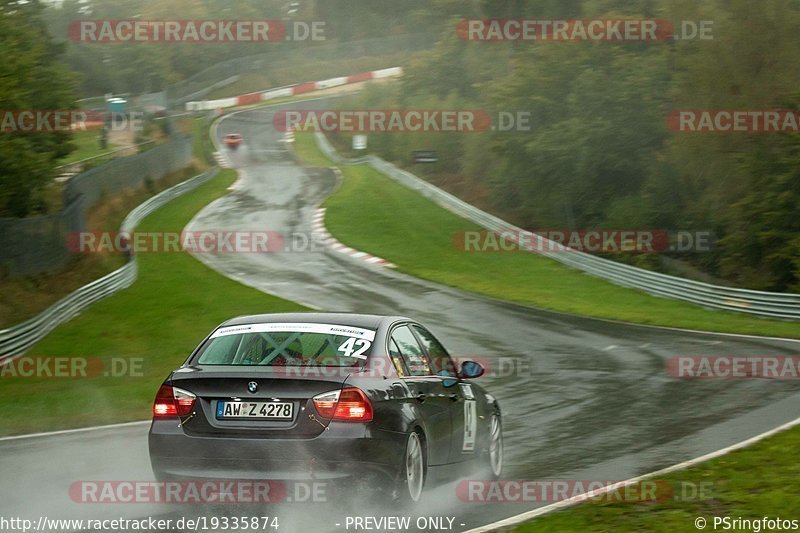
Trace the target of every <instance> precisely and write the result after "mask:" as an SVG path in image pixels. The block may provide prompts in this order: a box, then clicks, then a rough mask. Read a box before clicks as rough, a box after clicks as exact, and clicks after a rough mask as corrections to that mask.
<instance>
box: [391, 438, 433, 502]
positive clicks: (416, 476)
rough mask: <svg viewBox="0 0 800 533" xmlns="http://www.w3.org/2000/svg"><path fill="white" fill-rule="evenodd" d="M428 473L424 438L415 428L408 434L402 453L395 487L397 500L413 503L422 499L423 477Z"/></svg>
mask: <svg viewBox="0 0 800 533" xmlns="http://www.w3.org/2000/svg"><path fill="white" fill-rule="evenodd" d="M427 475H428V462H427V457H426V450H425V440H424V439H423V438H422V437H421V435H420V433H419V432H418V431H417V430H414V431H412V432H411V433H409V435H408V440H407V441H406V450H405V454H404V455H403V466H402V468H401V471H400V479H399V480H398V487H397V490H396V492H397V500H399V501H400V502H401V503H404V504H409V505H414V504H416V503H418V502H419V501H420V500H421V499H422V493H423V491H424V490H425V478H426V477H427Z"/></svg>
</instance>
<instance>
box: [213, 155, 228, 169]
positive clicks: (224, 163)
mask: <svg viewBox="0 0 800 533" xmlns="http://www.w3.org/2000/svg"><path fill="white" fill-rule="evenodd" d="M214 161H216V162H217V166H219V167H220V168H231V164H230V162H229V161H228V158H227V157H226V156H225V154H223V153H222V152H214Z"/></svg>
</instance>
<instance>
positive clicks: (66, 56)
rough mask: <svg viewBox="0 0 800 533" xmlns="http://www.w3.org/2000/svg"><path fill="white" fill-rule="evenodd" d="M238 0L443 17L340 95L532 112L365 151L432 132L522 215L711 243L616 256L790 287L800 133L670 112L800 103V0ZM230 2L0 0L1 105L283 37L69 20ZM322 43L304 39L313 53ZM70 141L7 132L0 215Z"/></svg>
mask: <svg viewBox="0 0 800 533" xmlns="http://www.w3.org/2000/svg"><path fill="white" fill-rule="evenodd" d="M45 6H47V7H45ZM235 9H236V13H235V15H236V18H237V19H245V18H248V17H250V18H253V19H263V18H273V19H282V20H323V21H325V23H326V31H327V34H328V36H329V39H330V40H333V41H348V40H358V39H368V38H376V37H377V38H380V37H383V36H391V35H400V34H404V33H418V32H427V33H431V34H435V35H437V36H438V37H437V42H436V45H435V46H434V47H432V48H431V49H429V50H427V51H424V52H420V53H414V54H409V56H408V58H407V61H405V64H404V65H403V67H404V68H405V75H404V77H403V78H402V80H401V81H398V82H396V83H392V84H380V85H375V86H371V87H369V88H367V89H366V90H365V91H363V92H362V93H361V94H360V95H358V96H357V97H354V98H351V99H349V100H348V101H346V102H345V103H344V104H343V105H345V106H353V107H357V108H381V109H389V108H394V109H405V108H417V109H420V108H424V109H481V110H486V111H489V112H491V113H493V114H496V113H497V112H501V111H503V112H517V111H525V112H528V113H530V116H531V117H532V120H531V124H532V128H531V129H530V131H510V132H502V131H489V132H484V133H480V134H452V135H444V134H438V133H425V134H418V133H417V134H384V135H372V136H370V140H369V148H370V150H373V151H375V152H377V153H379V154H380V155H382V156H384V157H386V158H387V159H389V160H392V161H396V162H399V163H401V164H403V165H408V164H410V160H409V154H410V153H411V152H412V151H413V150H435V151H436V152H437V153H438V154H439V161H438V162H437V163H435V164H429V165H425V166H423V165H416V166H414V170H415V171H416V172H419V173H420V174H421V175H423V176H425V177H426V178H427V179H430V180H432V181H433V182H435V183H437V184H439V185H441V186H443V187H445V188H448V189H449V190H451V191H453V192H455V193H456V194H459V195H461V196H462V197H464V198H466V199H468V200H469V201H472V202H475V203H477V204H479V205H481V206H482V207H484V208H486V209H488V210H490V211H492V212H494V213H497V214H498V215H501V216H503V217H506V218H507V219H509V220H511V221H513V222H515V223H516V224H518V225H519V226H521V227H524V228H528V229H540V228H566V229H579V230H585V229H593V228H608V229H615V228H659V229H665V230H670V231H674V230H687V231H708V232H711V233H712V234H713V235H714V236H715V242H714V246H713V248H712V249H711V250H710V251H706V252H703V253H692V254H683V255H679V254H676V255H673V256H672V259H673V260H674V261H672V262H670V263H665V258H664V257H663V256H662V255H659V256H658V257H655V256H653V255H640V256H631V255H629V256H626V257H619V258H618V259H619V260H624V261H630V262H634V263H637V264H641V265H643V266H646V267H648V268H657V269H662V270H665V271H672V270H670V269H675V268H684V269H690V270H691V271H692V272H695V271H697V272H702V273H704V275H707V276H709V277H710V279H718V280H724V281H726V282H728V283H730V284H732V285H736V286H743V287H749V288H754V289H763V290H777V291H794V292H797V291H800V169H799V168H798V158H797V156H798V152H800V137H798V134H797V133H786V132H782V133H775V132H771V133H748V132H736V133H724V134H720V133H713V134H709V133H698V132H695V133H685V132H679V131H675V130H674V129H671V128H670V127H669V123H668V118H669V117H670V115H671V113H674V112H675V110H680V109H732V110H733V109H738V110H765V109H797V108H798V104H800V94H799V93H798V87H800V41H798V40H797V39H796V37H795V34H796V28H797V27H798V23H800V2H799V1H798V0H762V1H760V2H753V1H752V0H707V1H704V2H697V1H696V0H508V1H505V2H495V1H492V0H474V1H471V2H461V1H457V0H432V1H425V0H398V1H386V2H353V1H350V0H315V1H311V0H307V1H303V0H301V1H298V2H287V1H285V0H243V1H241V2H237V3H236V6H235ZM231 10H232V7H231V4H230V2H228V1H227V0H202V1H201V0H176V1H171V2H153V1H152V0H118V1H114V2H100V1H94V0H63V1H62V2H56V3H52V4H51V3H49V2H47V3H43V2H37V1H29V2H17V1H12V0H2V1H1V2H0V28H2V30H3V31H2V32H0V46H2V49H3V50H4V51H6V57H7V59H6V61H4V62H3V65H2V66H0V79H1V80H2V83H0V109H22V108H26V107H39V108H49V109H58V108H66V107H71V106H74V105H75V104H74V102H75V98H78V97H83V96H96V95H101V94H104V93H106V92H128V93H134V94H136V93H142V92H149V91H160V90H164V89H165V88H166V87H167V86H168V85H169V84H171V83H175V82H178V81H180V80H183V79H186V78H188V77H190V76H192V75H193V74H195V73H197V72H199V71H201V70H202V69H204V68H206V67H208V66H210V65H212V64H214V63H216V62H219V61H223V60H226V59H231V58H235V57H239V56H242V55H247V54H252V53H263V52H265V51H269V50H279V49H280V47H282V46H287V44H285V43H275V44H269V45H266V47H271V48H265V45H263V44H238V45H233V44H217V45H211V46H205V47H203V48H202V49H199V48H198V47H197V46H196V45H192V44H183V45H163V44H160V45H159V44H150V45H139V44H114V45H111V46H92V45H85V44H82V43H75V42H71V41H70V40H69V38H68V35H67V28H68V26H69V23H70V22H71V21H74V20H79V19H86V18H92V19H129V18H139V19H142V20H147V19H159V18H161V19H164V18H173V19H174V18H181V19H207V18H214V17H217V18H225V17H230V16H232V15H231V13H232V11H231ZM356 15H357V16H356ZM470 17H478V18H489V17H497V18H512V17H513V18H536V19H558V18H562V19H580V18H584V19H588V18H593V19H596V18H637V17H642V18H656V19H664V20H668V21H671V22H672V23H673V24H674V25H675V26H676V27H680V22H681V21H712V22H713V38H711V39H702V40H701V39H666V40H663V41H658V42H597V41H594V42H585V41H582V42H486V41H469V40H465V39H463V38H462V37H463V36H460V35H459V34H458V32H457V31H456V29H457V27H458V25H459V21H461V20H463V19H464V18H470ZM356 20H357V21H358V24H356V23H355V22H354V21H356ZM317 44H318V43H305V44H302V45H300V44H298V46H307V47H308V54H309V56H310V57H311V56H313V47H314V46H315V45H317ZM198 50H201V52H202V53H200V52H198ZM276 57H277V56H276ZM387 66H392V65H387ZM339 141H340V142H343V141H344V139H339ZM65 151H69V145H68V144H66V139H65V138H63V136H62V135H61V134H46V135H39V134H32V135H28V136H7V135H4V136H1V137H0V168H1V169H2V171H0V215H2V216H24V215H25V214H28V213H35V212H36V211H37V203H36V202H37V190H38V188H39V187H40V186H41V184H42V183H43V182H44V180H46V179H47V176H48V172H49V168H51V167H52V163H53V161H54V160H55V159H56V158H57V157H61V156H63V154H64V153H65ZM20 154H24V157H20ZM21 176H24V178H21ZM676 265H678V266H677V267H676Z"/></svg>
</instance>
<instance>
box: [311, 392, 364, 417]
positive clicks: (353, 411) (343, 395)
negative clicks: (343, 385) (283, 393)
mask: <svg viewBox="0 0 800 533" xmlns="http://www.w3.org/2000/svg"><path fill="white" fill-rule="evenodd" d="M312 400H313V401H314V407H316V408H317V412H318V413H319V414H320V415H321V416H322V417H323V418H330V419H333V420H345V421H350V422H369V421H370V420H372V404H371V403H370V401H369V399H368V398H367V395H366V394H364V392H363V391H362V390H361V389H356V388H355V387H351V388H347V389H343V390H341V391H338V390H337V391H331V392H326V393H324V394H319V395H317V396H314V398H312Z"/></svg>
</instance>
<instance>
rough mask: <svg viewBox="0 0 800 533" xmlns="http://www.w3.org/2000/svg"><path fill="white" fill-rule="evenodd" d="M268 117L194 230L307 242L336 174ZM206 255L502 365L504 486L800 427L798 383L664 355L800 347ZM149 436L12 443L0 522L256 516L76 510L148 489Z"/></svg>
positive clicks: (473, 511) (338, 270)
mask: <svg viewBox="0 0 800 533" xmlns="http://www.w3.org/2000/svg"><path fill="white" fill-rule="evenodd" d="M305 105H311V106H324V105H330V104H329V103H328V104H326V103H324V102H315V103H309V104H305ZM291 107H292V108H297V107H298V106H297V105H296V104H295V105H292V106H291ZM271 115H272V110H270V109H260V110H251V111H247V112H243V113H237V114H234V115H232V116H231V117H229V118H227V119H225V120H223V121H222V122H221V123H220V125H219V128H218V132H217V133H218V136H219V137H220V138H221V137H222V135H224V134H225V133H229V132H239V133H242V134H243V136H244V138H245V142H246V146H244V147H243V148H242V149H241V150H240V151H238V152H236V153H235V154H233V156H232V160H233V162H234V165H235V166H236V167H238V168H240V169H242V170H243V171H244V173H243V178H242V181H241V182H240V183H239V184H238V185H237V190H236V191H235V192H233V193H232V194H229V195H227V196H225V197H223V198H221V199H219V200H217V201H216V202H214V203H212V204H210V205H209V206H208V207H206V208H205V209H204V210H203V211H202V212H201V213H199V214H198V216H197V217H195V219H194V220H193V221H192V223H191V224H190V226H189V227H187V228H186V229H187V230H203V229H209V230H223V229H224V230H235V229H238V230H244V231H252V230H271V231H278V232H281V233H283V234H292V233H299V234H303V235H306V236H307V235H309V231H310V221H311V217H312V215H313V212H314V209H315V207H316V206H317V205H318V204H319V203H320V202H321V201H322V200H323V199H324V198H325V197H326V196H327V195H328V194H330V192H331V191H332V190H333V188H334V187H335V180H334V177H333V175H332V174H331V173H330V172H328V171H321V170H319V169H304V168H302V167H300V166H298V165H297V164H295V163H294V162H293V160H292V158H291V157H290V156H289V154H288V152H287V151H286V150H285V148H284V145H283V143H282V142H281V134H280V133H278V132H276V131H275V130H274V128H273V127H272V122H271ZM354 216H358V214H357V213H354ZM454 253H457V252H455V251H454ZM200 259H201V260H202V261H204V262H205V263H206V264H208V265H209V266H211V267H212V268H214V269H216V270H218V271H219V272H222V273H224V274H226V275H228V276H230V277H232V278H235V279H238V280H240V281H243V282H244V283H246V284H248V285H251V286H254V287H257V288H259V289H261V290H264V291H266V292H269V293H271V294H275V295H278V296H281V297H284V298H287V299H291V300H295V301H298V302H301V303H304V304H306V305H311V306H314V307H316V308H319V309H323V310H329V311H352V312H365V313H392V314H406V315H409V316H413V317H415V318H417V319H419V320H421V321H423V322H424V323H426V324H427V325H429V326H430V327H431V328H432V330H433V331H434V332H435V333H436V334H437V335H438V336H439V337H440V338H441V339H442V340H443V341H444V343H445V344H446V345H447V346H448V347H449V348H450V350H451V351H452V352H453V353H455V354H458V355H462V356H474V357H485V358H489V359H494V358H497V357H502V358H503V363H502V364H503V365H504V366H503V367H502V369H501V370H502V372H501V375H490V376H485V377H483V378H481V384H482V385H483V386H484V387H486V388H487V389H488V390H490V391H491V392H492V393H493V394H495V395H496V396H497V397H498V398H499V400H500V403H501V406H502V408H503V415H504V436H505V447H506V463H505V465H506V466H505V471H504V477H505V478H507V479H574V480H594V479H600V480H622V479H627V478H629V477H632V476H635V475H638V474H642V473H645V472H649V471H653V470H656V469H658V468H661V467H665V466H668V465H671V464H674V463H678V462H681V461H685V460H687V459H690V458H693V457H697V456H699V455H702V454H705V453H708V452H711V451H713V450H716V449H719V448H722V447H725V446H728V445H731V444H733V443H735V442H738V441H741V440H743V439H746V438H748V437H751V436H753V435H756V434H758V433H761V432H763V431H766V430H768V429H771V428H773V427H775V426H777V425H779V424H782V423H784V422H787V421H789V420H792V419H794V418H797V417H798V412H799V411H800V409H798V407H800V393H799V392H800V383H798V382H797V381H796V380H795V381H769V380H753V379H746V380H699V381H680V380H676V379H673V378H670V377H669V376H668V375H667V374H666V371H665V365H666V361H667V359H669V358H670V357H673V356H676V355H765V354H769V355H781V354H783V355H792V354H794V355H796V354H798V352H800V344H798V343H793V342H788V341H780V340H768V339H754V338H744V337H731V336H723V335H714V334H700V333H687V332H680V331H672V330H665V329H655V328H645V327H639V326H631V325H624V324H617V323H610V322H603V321H598V320H592V319H584V318H578V317H572V316H566V315H559V314H555V313H550V312H545V311H539V310H534V309H529V308H523V307H519V306H515V305H510V304H506V303H502V302H495V301H490V300H487V299H484V298H480V297H477V296H474V295H470V294H466V293H463V292H460V291H457V290H454V289H451V288H447V287H442V286H439V285H435V284H432V283H429V282H424V281H420V280H417V279H414V278H411V277H408V276H405V275H401V274H398V273H396V272H394V271H391V270H387V269H379V268H373V267H369V266H366V265H363V264H360V263H356V262H353V260H350V259H345V258H343V257H340V256H338V255H337V254H332V253H329V252H325V251H319V250H317V251H304V252H291V253H289V252H287V253H273V254H219V255H204V256H202V257H200ZM487 275H489V276H490V275H491V272H487ZM146 436H147V425H145V424H142V425H134V426H127V427H124V428H113V429H103V430H98V431H92V432H86V433H75V434H67V435H56V436H52V437H45V438H36V439H23V440H11V441H0V472H2V476H0V484H2V498H0V516H28V517H34V518H38V516H40V515H45V516H48V517H50V518H80V517H109V518H110V517H118V516H126V517H144V516H148V515H158V516H172V517H175V516H192V515H207V516H209V515H211V514H215V513H216V514H219V513H220V512H229V513H231V514H237V513H238V512H239V511H245V512H246V511H250V512H253V510H252V509H247V508H245V509H227V510H220V509H190V508H188V507H186V506H176V507H172V508H166V507H161V506H144V505H123V504H118V505H103V506H100V505H91V504H77V503H74V502H72V501H71V500H70V498H69V495H68V489H69V486H70V485H71V484H72V483H73V482H75V481H77V480H123V479H124V480H148V479H151V478H152V474H151V473H150V469H149V463H148V460H147V447H146ZM355 499H356V500H358V498H355ZM535 506H537V505H536V504H533V503H528V504H503V505H499V504H491V505H480V504H468V503H463V502H461V501H459V499H458V498H457V497H456V494H455V487H454V485H448V486H445V487H441V488H438V489H436V490H434V491H431V492H430V494H428V502H427V503H426V504H425V505H424V506H422V508H421V509H420V511H419V512H420V514H422V515H430V516H450V517H454V518H455V522H454V525H455V528H456V529H457V530H459V529H460V530H463V529H468V528H470V527H475V526H478V525H481V524H485V523H487V522H491V521H493V520H496V519H499V518H503V517H506V516H509V515H512V514H517V513H520V512H523V511H525V510H528V509H530V508H533V507H535ZM387 513H388V514H395V515H396V514H408V513H407V512H405V511H401V510H397V509H386V508H373V507H370V506H364V505H363V504H360V503H358V501H356V502H352V503H350V504H345V505H342V504H337V505H336V506H332V505H320V504H316V505H314V506H309V505H308V504H284V505H282V506H278V507H275V508H273V509H270V510H268V514H271V515H277V516H278V517H279V518H280V521H281V527H280V529H279V531H344V530H345V529H344V517H345V516H348V515H350V516H354V515H359V516H365V515H383V514H387ZM255 514H259V515H260V514H264V513H263V512H262V511H261V510H259V511H258V512H256V513H255ZM337 523H339V524H342V526H341V527H337V526H336V524H337ZM462 524H463V525H462ZM413 530H414V529H412V531H413ZM350 531H352V529H350Z"/></svg>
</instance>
